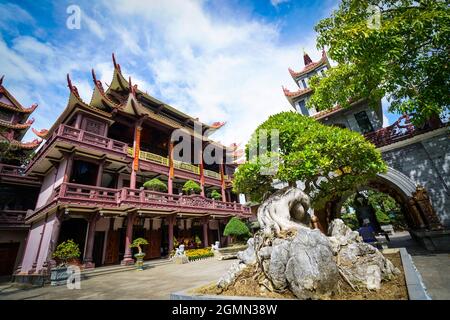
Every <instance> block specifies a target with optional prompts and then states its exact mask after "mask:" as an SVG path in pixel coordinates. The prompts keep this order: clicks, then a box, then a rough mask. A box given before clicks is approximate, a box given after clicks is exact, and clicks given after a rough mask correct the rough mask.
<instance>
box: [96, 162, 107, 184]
mask: <svg viewBox="0 0 450 320" xmlns="http://www.w3.org/2000/svg"><path fill="white" fill-rule="evenodd" d="M104 167H105V160H102V161H101V162H100V163H99V164H98V171H97V179H96V182H95V185H96V186H97V187H100V186H101V185H102V176H103V169H104Z"/></svg>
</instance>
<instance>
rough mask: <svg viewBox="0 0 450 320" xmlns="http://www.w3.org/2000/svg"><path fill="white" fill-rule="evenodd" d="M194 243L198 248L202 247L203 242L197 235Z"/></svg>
mask: <svg viewBox="0 0 450 320" xmlns="http://www.w3.org/2000/svg"><path fill="white" fill-rule="evenodd" d="M194 242H195V245H196V246H197V248H199V247H201V246H202V240H200V237H199V236H198V235H195V239H194Z"/></svg>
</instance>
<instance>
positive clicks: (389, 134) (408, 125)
mask: <svg viewBox="0 0 450 320" xmlns="http://www.w3.org/2000/svg"><path fill="white" fill-rule="evenodd" d="M445 126H448V122H442V123H440V125H438V126H437V127H438V128H439V127H445ZM434 129H436V128H433V127H430V126H428V127H424V128H418V127H416V126H414V125H413V123H412V122H411V118H410V116H408V115H406V114H405V115H402V116H401V117H400V118H398V120H397V121H395V122H394V123H393V124H392V125H390V126H388V127H386V128H382V129H379V130H377V131H373V132H369V133H366V134H365V135H364V137H365V138H366V139H367V140H369V141H370V142H372V143H373V144H374V145H375V146H376V147H377V148H381V147H383V146H387V145H390V144H393V143H396V142H399V141H402V140H406V139H409V138H412V137H414V136H416V135H418V134H422V133H425V132H428V131H432V130H434Z"/></svg>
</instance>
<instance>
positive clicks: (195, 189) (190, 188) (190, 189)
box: [183, 180, 202, 194]
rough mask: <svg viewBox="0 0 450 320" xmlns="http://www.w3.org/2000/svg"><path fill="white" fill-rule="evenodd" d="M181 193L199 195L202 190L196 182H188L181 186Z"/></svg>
mask: <svg viewBox="0 0 450 320" xmlns="http://www.w3.org/2000/svg"><path fill="white" fill-rule="evenodd" d="M183 192H184V193H186V194H199V193H200V192H202V188H201V187H200V186H199V184H198V183H197V182H195V181H192V180H188V181H186V183H185V184H184V185H183Z"/></svg>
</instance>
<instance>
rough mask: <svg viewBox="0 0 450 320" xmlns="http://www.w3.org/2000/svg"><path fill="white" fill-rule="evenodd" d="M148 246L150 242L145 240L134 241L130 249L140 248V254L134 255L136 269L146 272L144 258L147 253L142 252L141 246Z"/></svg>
mask: <svg viewBox="0 0 450 320" xmlns="http://www.w3.org/2000/svg"><path fill="white" fill-rule="evenodd" d="M147 244H148V241H147V240H145V239H144V238H137V239H134V241H133V243H131V244H130V248H138V253H136V254H135V255H134V257H135V258H136V268H137V269H138V270H144V257H145V253H143V252H142V248H141V246H145V245H147Z"/></svg>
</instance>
